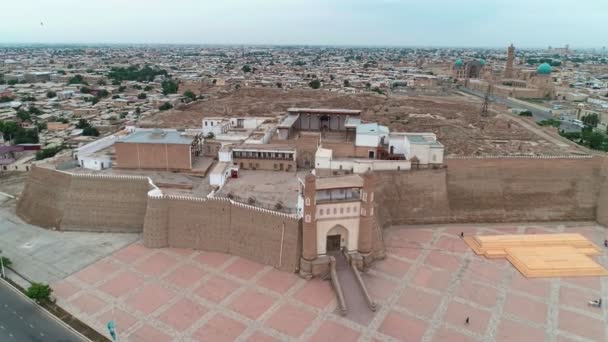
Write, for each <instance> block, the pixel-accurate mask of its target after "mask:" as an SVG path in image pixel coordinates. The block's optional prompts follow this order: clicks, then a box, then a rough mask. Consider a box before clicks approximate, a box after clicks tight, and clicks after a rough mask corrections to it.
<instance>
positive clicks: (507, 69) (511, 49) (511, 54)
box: [505, 44, 515, 78]
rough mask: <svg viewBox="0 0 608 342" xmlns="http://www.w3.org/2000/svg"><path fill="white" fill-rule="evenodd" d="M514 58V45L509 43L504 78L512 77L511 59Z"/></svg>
mask: <svg viewBox="0 0 608 342" xmlns="http://www.w3.org/2000/svg"><path fill="white" fill-rule="evenodd" d="M514 60H515V46H513V44H511V45H510V46H509V47H508V48H507V65H506V66H505V78H512V77H513V61H514Z"/></svg>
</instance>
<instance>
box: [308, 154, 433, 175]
mask: <svg viewBox="0 0 608 342" xmlns="http://www.w3.org/2000/svg"><path fill="white" fill-rule="evenodd" d="M427 158H428V157H427ZM315 164H316V168H317V169H329V170H335V171H339V170H348V171H351V170H352V172H353V173H365V172H367V171H368V170H371V171H397V170H399V171H405V170H410V169H411V168H412V163H411V162H410V161H409V160H378V159H337V160H330V159H328V158H319V157H315Z"/></svg>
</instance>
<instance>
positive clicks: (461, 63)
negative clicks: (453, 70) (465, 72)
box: [454, 58, 464, 66]
mask: <svg viewBox="0 0 608 342" xmlns="http://www.w3.org/2000/svg"><path fill="white" fill-rule="evenodd" d="M463 64H464V63H463V62H462V59H460V58H458V59H457V60H456V62H454V65H455V66H462V65H463Z"/></svg>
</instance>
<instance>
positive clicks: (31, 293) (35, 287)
mask: <svg viewBox="0 0 608 342" xmlns="http://www.w3.org/2000/svg"><path fill="white" fill-rule="evenodd" d="M52 292H53V289H51V287H50V286H49V285H48V284H43V283H32V285H30V287H29V288H28V289H27V291H26V292H25V294H26V295H27V296H28V297H30V298H31V299H33V300H35V301H37V302H41V301H48V300H50V299H51V293H52Z"/></svg>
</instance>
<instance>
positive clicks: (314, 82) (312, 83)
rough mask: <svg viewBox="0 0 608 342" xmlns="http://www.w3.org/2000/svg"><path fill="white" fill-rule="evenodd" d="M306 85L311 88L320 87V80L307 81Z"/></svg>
mask: <svg viewBox="0 0 608 342" xmlns="http://www.w3.org/2000/svg"><path fill="white" fill-rule="evenodd" d="M308 85H309V86H310V87H311V88H312V89H319V88H321V81H319V80H317V79H314V80H312V81H310V83H308Z"/></svg>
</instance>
